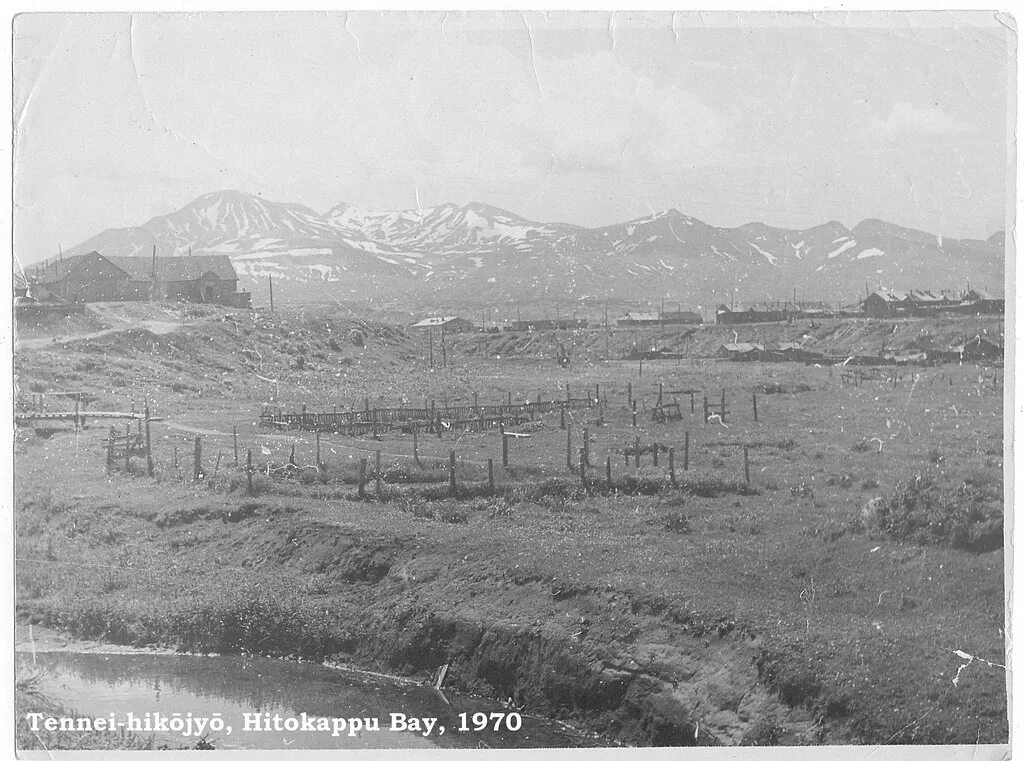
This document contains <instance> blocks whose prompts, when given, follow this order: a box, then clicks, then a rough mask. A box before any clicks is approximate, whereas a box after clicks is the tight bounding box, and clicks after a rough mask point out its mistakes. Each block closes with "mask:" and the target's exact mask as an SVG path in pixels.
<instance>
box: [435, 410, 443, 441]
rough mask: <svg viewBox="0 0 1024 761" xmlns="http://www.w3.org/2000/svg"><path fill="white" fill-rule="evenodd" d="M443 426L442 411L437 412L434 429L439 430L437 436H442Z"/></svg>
mask: <svg viewBox="0 0 1024 761" xmlns="http://www.w3.org/2000/svg"><path fill="white" fill-rule="evenodd" d="M442 427H443V426H442V425H441V413H440V412H438V413H437V422H436V424H435V425H434V429H435V430H436V431H437V438H441V429H442Z"/></svg>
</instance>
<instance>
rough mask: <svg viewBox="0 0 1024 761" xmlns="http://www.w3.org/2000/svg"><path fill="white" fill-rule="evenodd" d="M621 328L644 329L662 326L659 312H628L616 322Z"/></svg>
mask: <svg viewBox="0 0 1024 761" xmlns="http://www.w3.org/2000/svg"><path fill="white" fill-rule="evenodd" d="M616 322H617V323H618V325H619V327H620V328H643V327H651V326H656V325H661V318H660V317H659V316H658V313H657V312H626V314H625V315H624V316H623V317H620V318H619V319H618V320H617V321H616Z"/></svg>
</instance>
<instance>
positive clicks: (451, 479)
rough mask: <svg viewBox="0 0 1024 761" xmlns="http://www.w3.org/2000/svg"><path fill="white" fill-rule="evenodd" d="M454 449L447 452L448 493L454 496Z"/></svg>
mask: <svg viewBox="0 0 1024 761" xmlns="http://www.w3.org/2000/svg"><path fill="white" fill-rule="evenodd" d="M455 489H456V485H455V450H454V449H453V450H452V451H451V452H450V453H449V454H448V494H449V495H450V496H452V497H454V496H455Z"/></svg>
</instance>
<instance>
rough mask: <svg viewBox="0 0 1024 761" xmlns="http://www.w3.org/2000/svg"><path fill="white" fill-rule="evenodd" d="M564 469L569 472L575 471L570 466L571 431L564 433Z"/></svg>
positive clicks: (567, 430)
mask: <svg viewBox="0 0 1024 761" xmlns="http://www.w3.org/2000/svg"><path fill="white" fill-rule="evenodd" d="M565 467H566V468H568V469H569V470H570V471H573V470H575V468H574V467H573V466H572V429H566V431H565Z"/></svg>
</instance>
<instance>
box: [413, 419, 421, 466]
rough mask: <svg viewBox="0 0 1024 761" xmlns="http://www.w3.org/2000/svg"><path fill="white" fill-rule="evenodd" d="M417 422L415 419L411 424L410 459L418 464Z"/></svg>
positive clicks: (418, 427)
mask: <svg viewBox="0 0 1024 761" xmlns="http://www.w3.org/2000/svg"><path fill="white" fill-rule="evenodd" d="M419 430H420V426H419V423H416V422H415V421H414V422H413V424H412V461H413V462H414V463H416V465H417V466H418V465H419V464H420V440H419Z"/></svg>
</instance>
